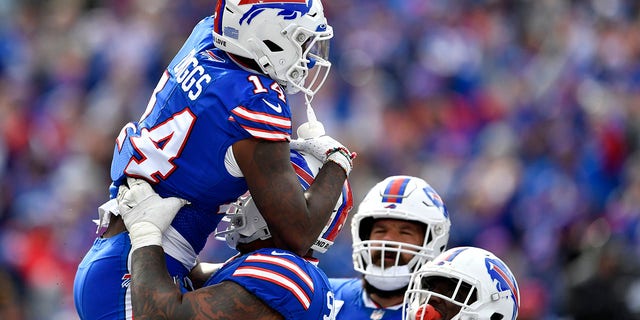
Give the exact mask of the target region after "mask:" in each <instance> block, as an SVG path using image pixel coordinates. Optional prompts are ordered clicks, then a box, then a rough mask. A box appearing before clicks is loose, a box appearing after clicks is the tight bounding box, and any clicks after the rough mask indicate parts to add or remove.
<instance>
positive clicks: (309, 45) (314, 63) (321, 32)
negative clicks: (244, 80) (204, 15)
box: [213, 0, 333, 98]
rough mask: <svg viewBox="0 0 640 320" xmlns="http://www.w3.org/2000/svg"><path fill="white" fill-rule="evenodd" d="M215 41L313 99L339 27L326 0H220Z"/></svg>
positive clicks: (289, 90) (290, 89) (325, 72)
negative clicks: (335, 27)
mask: <svg viewBox="0 0 640 320" xmlns="http://www.w3.org/2000/svg"><path fill="white" fill-rule="evenodd" d="M213 37H214V44H215V46H216V47H218V48H220V49H221V50H224V51H226V52H229V53H232V54H234V55H237V56H240V57H244V58H248V59H251V60H254V61H255V62H256V63H257V64H258V66H259V67H260V69H261V70H260V71H262V72H263V73H264V74H266V75H268V76H269V77H271V78H272V79H274V80H276V81H277V82H278V83H279V84H280V85H281V86H283V87H284V88H285V90H286V91H287V93H289V94H293V93H297V92H299V91H302V92H304V93H305V95H306V96H307V97H309V98H310V97H313V95H315V93H317V92H318V90H320V88H321V87H322V85H323V84H324V81H325V80H326V78H327V76H328V74H329V71H330V68H331V63H330V62H329V61H328V53H329V52H328V49H329V45H328V44H329V40H330V39H331V38H332V37H333V29H332V28H331V26H330V25H328V24H327V20H326V18H325V17H324V9H323V7H322V3H321V2H320V0H289V1H257V0H219V1H218V6H217V7H216V13H215V21H214V30H213ZM310 71H313V74H314V75H313V76H312V77H311V78H310V79H307V78H308V77H309V75H310Z"/></svg>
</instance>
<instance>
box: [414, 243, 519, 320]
mask: <svg viewBox="0 0 640 320" xmlns="http://www.w3.org/2000/svg"><path fill="white" fill-rule="evenodd" d="M519 300H520V293H519V289H518V284H517V282H516V279H515V277H514V276H513V274H512V273H511V271H510V270H509V268H508V267H507V265H506V264H504V262H502V260H500V259H499V258H498V257H496V256H495V255H494V254H492V253H491V252H489V251H486V250H484V249H480V248H473V247H459V248H453V249H450V250H448V251H446V252H444V253H442V254H441V255H439V256H438V257H436V258H435V259H434V260H433V261H430V262H427V263H426V264H425V265H424V266H422V267H421V268H420V269H419V270H417V271H416V272H415V273H414V274H413V276H412V278H411V282H410V284H409V288H408V290H407V291H406V293H405V298H404V303H405V305H406V306H407V307H406V308H405V310H404V311H403V313H404V316H403V318H404V319H411V320H414V319H421V317H420V314H421V311H420V310H421V309H422V310H423V309H424V308H425V307H426V306H427V305H430V306H431V307H435V309H436V310H437V311H438V312H439V313H440V314H441V315H442V316H443V317H444V318H447V319H502V320H507V319H512V320H514V319H516V318H517V315H518V308H519ZM452 310H455V311H452ZM425 319H426V318H425Z"/></svg>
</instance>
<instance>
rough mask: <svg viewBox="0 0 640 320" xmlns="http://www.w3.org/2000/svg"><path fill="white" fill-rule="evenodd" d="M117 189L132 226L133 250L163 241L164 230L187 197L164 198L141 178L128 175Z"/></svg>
mask: <svg viewBox="0 0 640 320" xmlns="http://www.w3.org/2000/svg"><path fill="white" fill-rule="evenodd" d="M127 184H128V185H129V186H128V187H127V186H126V185H124V184H123V185H121V186H120V188H119V189H118V197H117V199H118V210H119V211H120V215H121V216H122V220H123V221H124V225H125V226H126V227H127V230H129V237H130V238H131V247H132V248H131V250H132V251H133V250H135V249H137V248H141V247H145V246H150V245H158V246H161V245H162V233H163V232H164V231H165V230H166V229H167V228H168V227H169V225H170V224H171V221H172V220H173V218H174V217H175V216H176V214H177V213H178V211H179V210H180V208H182V206H184V205H185V204H187V203H189V202H188V201H187V200H184V199H180V198H176V197H170V198H162V197H160V196H159V195H158V194H157V193H156V192H155V191H154V190H153V188H151V185H149V184H148V183H147V182H146V181H144V180H142V179H134V178H127Z"/></svg>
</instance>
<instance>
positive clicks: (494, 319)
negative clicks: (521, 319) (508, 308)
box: [489, 313, 504, 320]
mask: <svg viewBox="0 0 640 320" xmlns="http://www.w3.org/2000/svg"><path fill="white" fill-rule="evenodd" d="M503 318H504V316H503V315H501V314H499V313H494V314H492V315H491V318H489V319H490V320H502V319H503Z"/></svg>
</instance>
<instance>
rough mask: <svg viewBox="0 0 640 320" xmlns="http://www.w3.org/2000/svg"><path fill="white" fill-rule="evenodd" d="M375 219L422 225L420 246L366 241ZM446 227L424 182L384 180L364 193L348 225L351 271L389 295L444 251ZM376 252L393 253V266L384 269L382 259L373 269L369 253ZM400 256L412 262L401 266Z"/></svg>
mask: <svg viewBox="0 0 640 320" xmlns="http://www.w3.org/2000/svg"><path fill="white" fill-rule="evenodd" d="M377 219H398V220H408V221H416V222H420V223H422V224H424V225H425V235H424V242H423V243H422V245H419V246H416V245H411V244H407V243H403V242H397V241H386V240H370V239H369V236H370V234H371V229H372V226H373V223H374V221H375V220H377ZM450 227H451V222H450V220H449V214H448V212H447V208H446V206H445V205H444V203H443V201H442V199H441V198H440V196H439V195H438V193H437V192H436V191H435V190H434V189H433V188H432V187H431V186H430V185H429V184H428V183H427V182H426V181H424V180H423V179H420V178H417V177H411V176H391V177H388V178H386V179H384V180H383V181H382V182H379V183H378V184H376V185H375V186H374V187H373V188H372V189H371V190H370V191H369V193H367V195H366V196H365V198H364V200H362V202H361V203H360V205H359V207H358V212H357V213H356V214H355V215H354V216H353V219H352V221H351V234H352V237H353V256H352V257H353V266H354V269H355V270H356V271H358V272H360V273H362V274H363V275H364V276H365V279H366V280H367V281H368V282H369V284H371V285H373V286H374V287H376V288H378V289H381V290H386V291H391V290H396V289H399V288H401V287H403V286H406V285H407V284H408V283H409V279H410V277H411V274H412V273H413V271H414V270H417V269H418V268H419V267H420V266H421V265H422V264H424V263H425V262H426V261H427V260H431V259H433V258H434V257H435V256H436V255H438V254H440V253H441V252H442V251H444V250H445V249H446V246H447V242H448V241H449V229H450ZM376 250H377V251H381V252H382V254H384V253H389V252H391V253H395V254H396V259H395V264H394V265H385V262H384V259H382V261H381V264H382V265H375V264H374V262H373V259H372V252H374V251H376ZM400 253H409V254H413V258H412V259H411V260H410V261H409V262H408V263H407V264H406V265H402V262H401V261H400ZM381 278H390V279H381ZM372 280H373V281H372ZM374 282H378V283H380V284H379V285H376V283H374ZM383 283H387V285H384V284H383ZM392 283H393V284H392ZM382 286H385V287H386V288H383V287H382Z"/></svg>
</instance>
